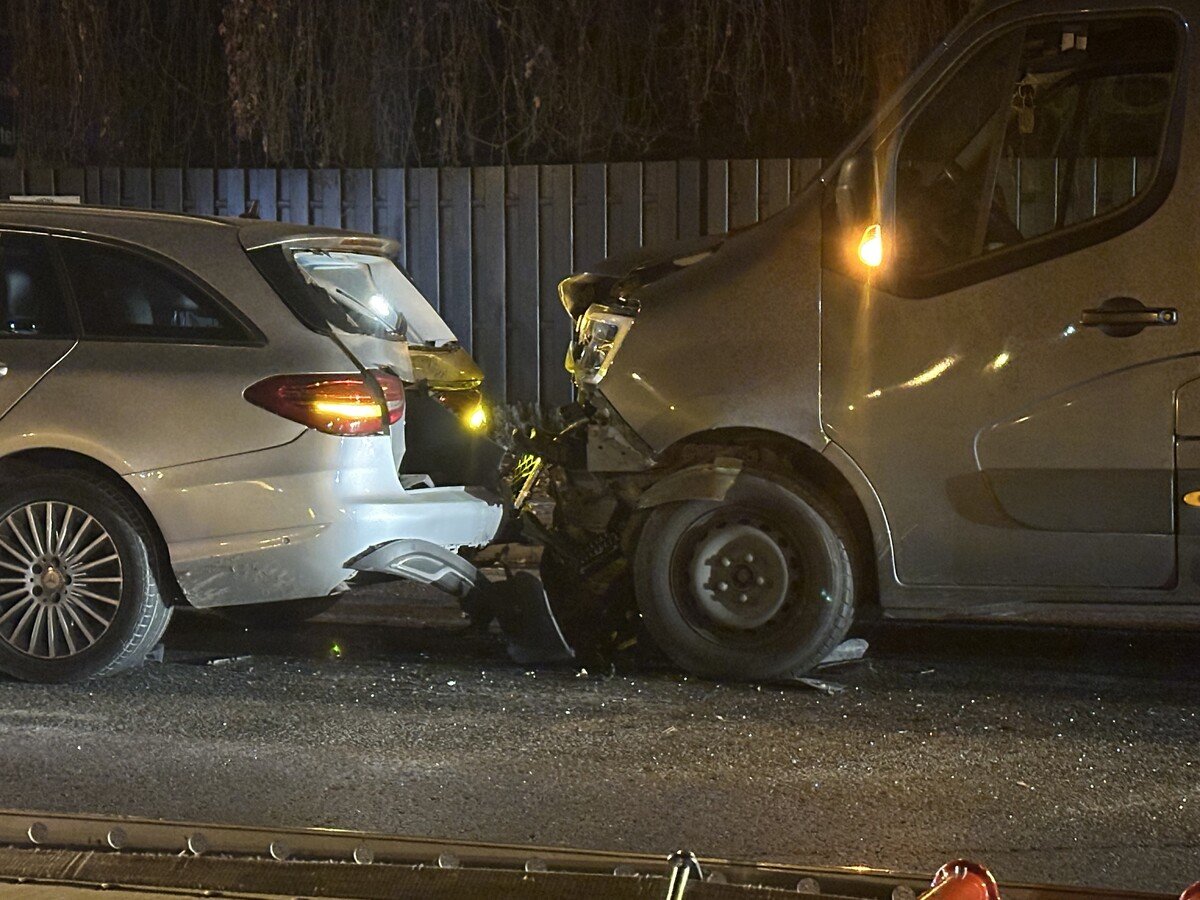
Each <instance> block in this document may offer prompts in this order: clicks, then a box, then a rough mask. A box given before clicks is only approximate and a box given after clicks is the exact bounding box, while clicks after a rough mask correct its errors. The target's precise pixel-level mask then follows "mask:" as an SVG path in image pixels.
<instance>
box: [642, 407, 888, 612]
mask: <svg viewBox="0 0 1200 900" xmlns="http://www.w3.org/2000/svg"><path fill="white" fill-rule="evenodd" d="M721 457H732V458H734V459H738V460H741V461H742V462H744V463H747V464H748V465H750V466H753V467H758V468H761V469H765V470H767V471H775V472H779V473H780V474H782V475H785V476H793V477H799V478H802V479H803V480H805V481H807V482H808V483H810V484H812V485H813V486H814V487H817V488H819V489H821V490H823V491H825V492H826V493H827V494H828V496H829V498H830V499H831V500H832V501H833V502H834V503H835V504H836V505H837V506H838V507H839V508H840V509H841V511H842V513H843V514H844V515H845V516H846V517H847V519H848V520H849V522H850V525H851V528H852V531H853V534H854V537H855V540H856V543H857V544H858V550H859V553H860V555H861V558H862V559H863V561H864V563H863V565H862V569H863V572H862V575H863V576H864V584H863V587H864V590H863V593H862V596H861V600H862V601H863V603H862V605H861V606H860V609H859V614H860V615H861V616H864V617H866V618H872V617H874V616H876V615H877V614H878V610H879V572H878V563H877V554H876V552H875V537H876V536H875V534H874V532H873V529H872V528H871V522H870V519H869V517H868V515H867V511H866V507H865V506H864V505H863V501H862V500H861V498H860V497H859V495H858V492H857V491H856V490H855V489H854V486H853V485H852V484H851V483H850V482H849V481H848V480H847V479H846V476H845V475H843V474H842V473H841V472H840V471H839V470H838V468H837V467H836V466H835V465H834V464H833V463H831V462H830V461H829V460H828V459H826V458H825V456H824V455H823V454H821V452H820V451H818V450H816V449H814V448H813V447H811V446H810V445H808V444H806V443H804V442H802V441H800V440H797V439H796V438H793V437H790V436H788V435H785V434H780V433H779V432H774V431H767V430H764V429H757V428H722V429H713V430H711V431H704V432H698V433H696V434H693V435H689V436H688V437H686V438H683V439H681V440H679V441H677V442H676V443H674V444H672V445H671V446H670V447H668V448H667V449H666V450H665V451H664V452H663V453H662V455H661V457H660V459H661V465H663V466H664V467H666V468H669V469H678V468H680V467H683V466H689V465H702V464H711V463H712V462H713V461H714V460H716V459H719V458H721Z"/></svg>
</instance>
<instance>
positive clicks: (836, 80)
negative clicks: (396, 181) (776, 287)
mask: <svg viewBox="0 0 1200 900" xmlns="http://www.w3.org/2000/svg"><path fill="white" fill-rule="evenodd" d="M967 5H968V0H338V2H333V0H328V2H322V0H8V3H7V7H8V15H9V29H10V33H11V38H12V46H13V48H14V50H13V55H14V62H13V82H14V84H15V86H16V90H17V108H18V116H19V122H20V135H21V148H20V156H21V158H22V159H23V161H25V162H28V163H37V164H46V165H54V164H75V165H82V164H120V165H163V166H171V165H176V166H179V165H182V166H188V165H190V166H196V165H199V166H209V165H242V166H245V165H299V166H385V165H404V164H420V165H462V164H480V163H499V162H518V163H528V162H555V161H589V160H620V159H634V158H637V159H647V158H683V157H738V156H816V155H822V154H826V153H829V152H831V151H832V150H833V149H834V148H835V147H836V145H837V143H838V142H839V141H840V140H841V139H842V138H843V137H844V136H845V135H846V133H847V132H848V131H849V130H850V129H851V127H852V126H853V124H854V123H855V122H856V121H857V120H859V119H861V117H862V116H863V115H865V114H866V113H867V112H868V111H869V110H870V108H871V106H872V104H873V103H874V102H876V100H877V98H878V97H879V96H880V95H881V94H882V93H885V92H886V91H887V90H889V89H890V88H891V87H893V86H894V85H895V83H896V82H897V81H899V80H900V79H901V78H902V77H903V76H904V74H905V73H906V72H907V71H908V70H909V69H910V68H911V67H912V66H913V65H914V63H915V62H917V61H918V60H919V59H920V58H921V56H923V55H924V54H925V53H926V52H927V51H928V49H929V48H930V46H932V44H933V43H934V42H935V41H936V40H937V39H938V38H939V37H941V36H942V35H943V34H944V33H945V32H946V31H947V30H948V28H949V27H950V26H951V25H952V24H953V23H954V22H955V21H956V20H957V19H958V18H959V17H960V16H961V15H962V13H963V12H964V11H965V8H966V6H967Z"/></svg>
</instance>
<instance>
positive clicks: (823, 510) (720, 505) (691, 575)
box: [633, 470, 865, 681]
mask: <svg viewBox="0 0 1200 900" xmlns="http://www.w3.org/2000/svg"><path fill="white" fill-rule="evenodd" d="M860 572H861V565H860V561H859V550H858V547H857V545H856V543H855V540H854V533H853V529H852V528H851V526H850V523H849V521H848V520H847V518H846V516H845V514H844V513H843V512H842V510H841V509H840V508H839V507H838V506H837V504H835V503H834V502H833V501H832V500H830V499H829V497H828V496H827V495H826V494H825V493H824V492H823V491H821V490H820V489H819V488H818V487H816V486H815V485H812V484H810V483H808V482H806V481H802V480H799V479H797V478H795V477H787V476H783V475H779V474H776V473H772V472H767V471H756V470H743V471H742V473H741V474H740V475H739V476H738V478H737V481H736V482H735V483H734V484H733V486H732V487H730V488H729V490H728V492H727V493H726V495H725V497H724V499H723V500H720V501H716V500H685V501H679V502H673V503H667V504H664V505H662V506H659V507H657V508H656V509H654V510H653V511H652V512H651V514H650V515H649V517H648V518H647V520H646V523H645V525H644V526H643V528H642V530H641V532H640V534H639V536H638V538H637V544H636V547H635V549H634V559H633V578H634V587H635V591H636V595H637V603H638V608H639V609H640V611H641V614H642V618H643V621H644V623H645V627H646V631H647V632H648V634H649V635H650V636H651V637H652V638H653V639H654V641H655V642H656V643H657V644H658V645H659V647H660V648H661V649H662V651H663V652H664V653H665V654H666V655H667V656H668V657H669V658H670V659H671V661H672V662H674V663H675V664H676V665H678V666H680V667H681V668H683V669H686V670H687V671H689V672H692V673H694V674H696V675H700V676H703V677H709V678H721V679H735V680H742V681H769V680H776V679H788V678H795V677H798V676H801V675H803V674H805V673H806V672H808V671H809V670H810V669H812V667H813V666H815V665H817V664H818V663H819V662H820V661H821V660H822V659H824V658H825V657H826V656H828V655H829V653H830V651H832V650H833V649H834V648H835V647H836V646H837V645H838V644H839V643H840V642H841V641H842V640H843V639H844V638H845V636H846V633H847V631H849V629H850V625H851V622H852V621H853V619H854V608H855V601H856V599H857V595H858V592H859V591H860V589H861V585H862V584H863V583H864V580H865V579H863V578H862V577H861V576H860V575H859V573H860Z"/></svg>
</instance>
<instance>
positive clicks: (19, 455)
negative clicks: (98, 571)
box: [0, 447, 188, 606]
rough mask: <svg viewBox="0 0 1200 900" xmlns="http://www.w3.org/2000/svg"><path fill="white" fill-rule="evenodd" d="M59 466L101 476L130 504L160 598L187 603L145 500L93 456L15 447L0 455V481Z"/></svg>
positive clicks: (46, 449)
mask: <svg viewBox="0 0 1200 900" xmlns="http://www.w3.org/2000/svg"><path fill="white" fill-rule="evenodd" d="M62 469H67V470H74V471H81V472H90V473H92V474H93V475H96V476H98V477H100V478H103V479H104V480H105V481H107V482H108V483H109V484H111V485H112V486H113V487H114V488H116V489H117V490H118V491H120V493H121V494H122V495H124V496H125V497H126V498H127V499H128V500H129V502H130V503H132V504H133V505H134V507H135V508H136V509H137V510H138V512H139V513H140V514H141V517H142V523H143V524H144V525H145V527H146V531H147V533H148V534H149V535H150V537H151V538H152V550H153V552H154V560H153V564H154V568H155V575H156V576H157V577H158V583H159V585H160V586H161V591H162V595H163V600H164V601H166V603H167V605H168V606H187V605H188V603H187V600H186V599H185V597H184V594H183V589H182V588H181V587H180V586H179V582H178V580H177V579H176V578H175V570H174V568H173V567H172V566H171V555H170V552H169V551H168V550H167V542H166V539H165V538H164V537H163V535H162V530H161V529H160V528H159V527H158V522H157V521H156V520H155V518H154V515H153V513H151V512H150V509H149V507H147V506H146V503H145V501H144V500H142V498H141V495H139V494H138V492H137V491H135V490H134V489H133V488H132V487H130V485H129V483H128V482H127V481H126V480H125V479H124V478H122V477H121V476H120V475H118V474H117V473H116V472H115V471H114V470H113V469H112V468H110V467H109V466H107V465H105V464H104V463H102V462H100V461H99V460H98V459H95V458H94V457H91V456H87V455H85V454H83V453H77V452H75V451H73V450H61V449H58V448H54V447H40V448H36V449H32V450H19V451H17V452H16V453H10V454H9V455H8V456H5V457H2V458H0V481H8V480H10V479H14V478H20V477H22V476H25V475H29V474H32V473H37V472H47V471H54V470H62Z"/></svg>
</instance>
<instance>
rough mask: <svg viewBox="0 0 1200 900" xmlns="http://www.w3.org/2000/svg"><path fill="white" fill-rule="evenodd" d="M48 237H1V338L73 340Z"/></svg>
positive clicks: (19, 235)
mask: <svg viewBox="0 0 1200 900" xmlns="http://www.w3.org/2000/svg"><path fill="white" fill-rule="evenodd" d="M50 250H51V248H50V246H49V243H48V241H47V239H46V238H44V237H39V236H37V235H32V234H4V235H0V274H2V276H3V280H2V282H0V291H2V292H3V296H2V297H0V337H3V338H22V337H24V338H38V337H70V336H71V332H72V329H71V320H70V318H69V317H68V315H67V304H66V301H65V299H64V298H63V293H62V285H61V283H60V282H59V279H58V272H57V271H56V269H55V266H54V259H53V257H52V256H51V254H50Z"/></svg>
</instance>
